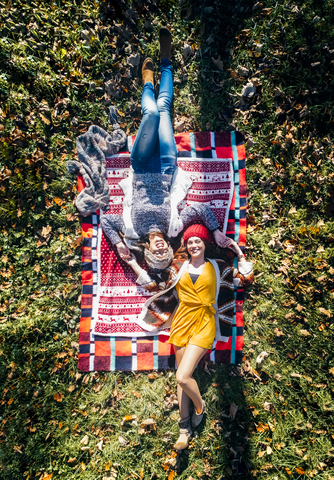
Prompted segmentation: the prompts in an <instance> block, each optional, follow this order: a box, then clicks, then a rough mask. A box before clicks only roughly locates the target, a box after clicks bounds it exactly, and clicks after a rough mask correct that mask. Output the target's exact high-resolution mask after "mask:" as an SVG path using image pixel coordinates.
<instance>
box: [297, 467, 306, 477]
mask: <svg viewBox="0 0 334 480" xmlns="http://www.w3.org/2000/svg"><path fill="white" fill-rule="evenodd" d="M295 470H296V472H297V473H299V474H300V475H303V474H304V473H305V470H303V469H302V468H299V467H296V468H295Z"/></svg>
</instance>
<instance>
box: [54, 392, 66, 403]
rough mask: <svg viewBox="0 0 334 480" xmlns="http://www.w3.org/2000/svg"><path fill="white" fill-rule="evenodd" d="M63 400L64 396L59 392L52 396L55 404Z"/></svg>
mask: <svg viewBox="0 0 334 480" xmlns="http://www.w3.org/2000/svg"><path fill="white" fill-rule="evenodd" d="M63 398H64V395H63V394H62V393H61V392H57V393H55V394H54V396H53V399H54V400H56V401H57V402H62V401H63Z"/></svg>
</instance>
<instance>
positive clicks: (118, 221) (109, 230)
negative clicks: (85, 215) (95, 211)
mask: <svg viewBox="0 0 334 480" xmlns="http://www.w3.org/2000/svg"><path fill="white" fill-rule="evenodd" d="M100 224H101V227H102V229H103V231H104V233H105V234H106V236H107V237H108V238H109V240H110V241H111V243H112V244H113V245H116V244H117V243H119V242H121V241H122V239H121V237H120V235H119V233H118V232H119V231H123V230H124V222H123V218H122V217H121V215H101V217H100Z"/></svg>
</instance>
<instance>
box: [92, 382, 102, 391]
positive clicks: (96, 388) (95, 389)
mask: <svg viewBox="0 0 334 480" xmlns="http://www.w3.org/2000/svg"><path fill="white" fill-rule="evenodd" d="M101 388H102V384H101V383H97V384H96V385H94V387H93V390H94V392H95V393H97V392H99V391H100V390H101Z"/></svg>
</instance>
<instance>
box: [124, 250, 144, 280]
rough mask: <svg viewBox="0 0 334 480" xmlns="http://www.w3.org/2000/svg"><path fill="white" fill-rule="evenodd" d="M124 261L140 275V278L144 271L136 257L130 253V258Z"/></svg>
mask: <svg viewBox="0 0 334 480" xmlns="http://www.w3.org/2000/svg"><path fill="white" fill-rule="evenodd" d="M124 261H125V262H126V263H127V264H128V265H130V267H131V268H132V270H133V271H134V272H135V273H136V274H137V275H138V277H139V276H140V274H141V273H142V271H143V269H142V268H141V267H140V266H139V265H138V262H137V259H136V257H135V256H134V254H133V253H130V255H129V258H124Z"/></svg>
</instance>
